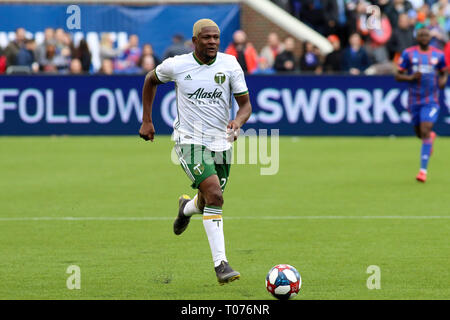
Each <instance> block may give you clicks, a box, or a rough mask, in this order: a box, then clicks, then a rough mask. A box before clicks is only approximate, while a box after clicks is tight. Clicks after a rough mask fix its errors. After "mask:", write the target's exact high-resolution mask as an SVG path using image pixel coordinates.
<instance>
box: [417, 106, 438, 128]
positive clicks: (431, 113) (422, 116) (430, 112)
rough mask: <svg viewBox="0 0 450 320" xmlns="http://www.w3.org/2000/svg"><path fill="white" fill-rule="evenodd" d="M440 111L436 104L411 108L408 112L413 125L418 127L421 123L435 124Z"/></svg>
mask: <svg viewBox="0 0 450 320" xmlns="http://www.w3.org/2000/svg"><path fill="white" fill-rule="evenodd" d="M440 109H441V107H440V106H439V105H438V104H436V103H433V104H420V105H413V106H411V108H410V111H411V115H412V123H413V125H414V126H418V125H420V123H421V122H432V123H435V122H436V120H437V119H438V117H439V110H440Z"/></svg>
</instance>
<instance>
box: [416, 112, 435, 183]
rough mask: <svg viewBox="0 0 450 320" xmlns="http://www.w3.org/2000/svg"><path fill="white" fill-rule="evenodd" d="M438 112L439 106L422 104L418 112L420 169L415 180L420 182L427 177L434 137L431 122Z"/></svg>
mask: <svg viewBox="0 0 450 320" xmlns="http://www.w3.org/2000/svg"><path fill="white" fill-rule="evenodd" d="M438 114H439V107H438V106H436V105H430V106H424V107H423V108H422V110H421V112H420V119H421V122H420V135H421V136H420V137H421V139H422V148H421V151H420V171H419V174H418V175H417V177H416V179H417V181H420V182H425V181H426V179H427V170H428V161H429V160H430V156H431V152H432V149H433V141H434V138H435V134H434V133H433V124H434V122H435V121H436V120H437V117H438Z"/></svg>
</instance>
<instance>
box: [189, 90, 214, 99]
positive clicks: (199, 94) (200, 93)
mask: <svg viewBox="0 0 450 320" xmlns="http://www.w3.org/2000/svg"><path fill="white" fill-rule="evenodd" d="M187 96H188V98H189V99H205V98H206V99H218V98H220V97H221V96H222V91H219V90H217V89H214V91H212V92H211V91H206V90H205V89H204V88H198V89H197V90H195V92H194V93H188V94H187Z"/></svg>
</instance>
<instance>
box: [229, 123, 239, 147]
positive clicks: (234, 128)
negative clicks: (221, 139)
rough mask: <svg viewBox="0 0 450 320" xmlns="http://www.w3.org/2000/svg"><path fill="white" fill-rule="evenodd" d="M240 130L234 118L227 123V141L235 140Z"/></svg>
mask: <svg viewBox="0 0 450 320" xmlns="http://www.w3.org/2000/svg"><path fill="white" fill-rule="evenodd" d="M240 130H241V128H240V127H239V125H238V123H237V122H236V120H231V121H230V122H229V123H228V126H227V140H228V141H229V142H234V141H236V140H237V138H238V136H239V131H240Z"/></svg>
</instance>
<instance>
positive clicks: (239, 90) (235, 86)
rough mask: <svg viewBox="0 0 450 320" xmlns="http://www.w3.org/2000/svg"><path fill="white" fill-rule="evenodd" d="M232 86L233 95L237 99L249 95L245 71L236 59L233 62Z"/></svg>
mask: <svg viewBox="0 0 450 320" xmlns="http://www.w3.org/2000/svg"><path fill="white" fill-rule="evenodd" d="M233 58H234V57H233ZM230 85H231V93H232V94H233V95H234V96H235V97H239V96H243V95H246V94H248V88H247V83H246V82H245V76H244V71H243V70H242V68H241V66H240V65H239V63H238V62H237V60H236V58H234V61H233V70H232V73H231V79H230Z"/></svg>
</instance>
